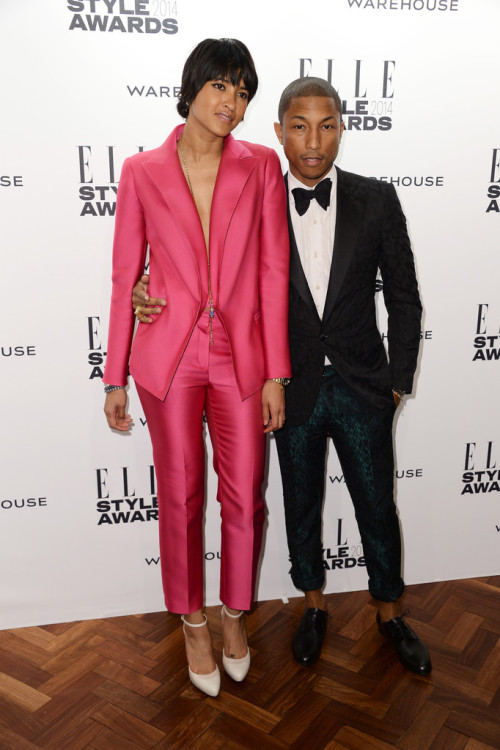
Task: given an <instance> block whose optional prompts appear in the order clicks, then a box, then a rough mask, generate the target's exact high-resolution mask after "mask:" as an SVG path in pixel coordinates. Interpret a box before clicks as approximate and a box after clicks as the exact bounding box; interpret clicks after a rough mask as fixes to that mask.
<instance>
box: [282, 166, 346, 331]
mask: <svg viewBox="0 0 500 750" xmlns="http://www.w3.org/2000/svg"><path fill="white" fill-rule="evenodd" d="M327 177H329V178H330V179H331V181H332V192H331V194H330V205H329V206H328V208H327V209H326V211H325V209H324V208H321V206H320V205H319V203H318V201H317V200H316V199H314V198H313V200H312V201H311V203H310V204H309V208H308V209H307V211H306V212H305V214H303V215H302V216H299V214H298V213H297V209H296V208H295V200H294V197H293V194H292V190H293V189H294V188H296V187H300V188H305V189H306V190H314V188H310V187H309V186H308V185H304V183H302V182H300V181H299V180H297V178H296V177H294V176H293V175H292V174H291V173H290V172H289V173H288V199H289V203H290V216H291V219H292V227H293V233H294V235H295V241H296V242H297V248H298V251H299V256H300V262H301V263H302V268H303V269H304V274H305V277H306V279H307V283H308V284H309V289H310V290H311V294H312V297H313V300H314V304H315V305H316V309H317V311H318V315H319V317H320V318H322V317H323V310H324V309H325V301H326V293H327V291H328V282H329V280H330V268H331V265H332V256H333V241H334V238H335V222H336V219H337V170H336V169H335V166H333V167H332V168H331V170H330V171H329V172H328V174H325V175H324V176H323V177H322V179H326V178H327Z"/></svg>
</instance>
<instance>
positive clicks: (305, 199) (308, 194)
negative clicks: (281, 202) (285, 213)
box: [292, 177, 332, 216]
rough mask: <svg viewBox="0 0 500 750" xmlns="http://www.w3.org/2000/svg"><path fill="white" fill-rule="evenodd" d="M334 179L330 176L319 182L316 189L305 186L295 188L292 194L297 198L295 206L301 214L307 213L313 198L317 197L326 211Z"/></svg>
mask: <svg viewBox="0 0 500 750" xmlns="http://www.w3.org/2000/svg"><path fill="white" fill-rule="evenodd" d="M331 189H332V181H331V180H330V178H329V177H327V178H326V180H321V182H318V184H317V185H316V187H315V188H314V190H305V189H304V188H293V190H292V195H293V198H294V200H295V208H296V209H297V213H298V215H299V216H302V215H303V214H305V212H306V211H307V209H308V208H309V204H310V202H311V201H312V199H313V198H316V200H317V201H318V203H319V205H320V206H321V208H323V209H324V210H325V211H326V209H327V208H328V206H329V205H330V192H331Z"/></svg>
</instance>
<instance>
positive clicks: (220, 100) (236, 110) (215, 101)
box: [187, 78, 248, 138]
mask: <svg viewBox="0 0 500 750" xmlns="http://www.w3.org/2000/svg"><path fill="white" fill-rule="evenodd" d="M247 106H248V90H247V89H246V88H245V83H244V81H243V79H241V80H240V82H239V83H238V84H236V85H233V84H232V83H231V81H229V80H225V79H223V78H218V79H216V80H214V81H207V82H206V83H205V85H204V86H203V87H202V88H201V89H200V90H199V91H198V93H197V95H196V97H195V98H194V100H193V101H192V103H191V106H190V107H189V114H188V118H187V121H188V122H190V121H191V124H195V123H196V124H197V125H199V126H201V127H202V128H203V129H204V130H207V131H208V132H209V133H211V134H212V135H215V136H218V137H221V138H224V137H225V136H226V135H229V133H230V132H231V131H232V130H234V128H235V127H236V126H237V125H238V124H239V123H240V122H241V121H242V119H243V116H244V114H245V112H246V109H247Z"/></svg>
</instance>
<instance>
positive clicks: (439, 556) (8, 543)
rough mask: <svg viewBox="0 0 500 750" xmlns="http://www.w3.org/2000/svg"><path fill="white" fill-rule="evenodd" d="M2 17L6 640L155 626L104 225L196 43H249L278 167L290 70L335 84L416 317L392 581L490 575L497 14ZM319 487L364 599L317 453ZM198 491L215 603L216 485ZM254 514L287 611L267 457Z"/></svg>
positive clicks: (135, 441)
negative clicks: (128, 166) (401, 219)
mask: <svg viewBox="0 0 500 750" xmlns="http://www.w3.org/2000/svg"><path fill="white" fill-rule="evenodd" d="M1 5H2V7H1V8H0V56H1V60H0V62H1V66H0V70H1V76H2V117H1V121H0V122H1V138H0V149H1V152H0V153H1V161H0V201H1V226H0V233H1V245H0V246H1V253H2V269H3V273H2V280H3V283H2V291H3V295H2V302H3V304H2V323H1V333H0V346H1V378H2V381H1V385H2V408H1V415H2V450H1V454H0V455H1V464H2V465H1V486H0V571H1V572H0V576H1V578H0V627H16V626H22V625H32V624H43V623H49V622H56V621H67V620H72V619H80V618H93V617H103V616H111V615H119V614H126V613H136V612H145V611H156V610H160V609H163V608H164V604H163V596H162V589H161V581H160V570H159V565H158V559H159V552H158V541H157V522H156V520H155V503H156V495H155V486H154V476H153V475H152V473H151V464H152V460H151V449H150V443H149V436H148V433H147V428H146V427H145V426H144V415H143V413H142V411H141V408H140V404H139V401H138V399H137V397H136V394H135V391H134V388H133V386H132V388H131V389H130V402H131V403H130V411H131V413H132V415H133V416H134V419H135V427H134V429H133V432H132V435H131V436H123V435H116V434H112V433H111V431H110V430H109V429H108V428H107V425H106V422H105V419H104V415H103V413H102V405H103V394H102V385H101V374H102V369H103V365H102V362H103V360H104V357H105V351H106V331H107V320H108V307H109V296H110V260H111V241H112V232H113V218H112V214H113V207H114V197H115V193H116V188H117V180H118V176H119V173H120V168H121V164H122V161H123V159H124V158H125V156H126V155H127V154H130V153H133V152H135V151H137V150H138V149H139V148H140V147H142V148H144V149H147V148H152V147H155V146H157V145H159V144H160V143H162V142H163V140H164V139H165V137H166V135H167V134H168V133H169V132H170V130H171V129H172V127H173V126H174V125H175V124H176V123H177V122H178V121H179V118H178V116H177V114H176V109H175V104H176V100H175V90H176V87H178V86H179V84H180V75H181V70H182V66H183V63H184V61H185V59H186V57H187V55H188V54H189V52H190V51H191V49H192V48H193V47H194V45H195V44H196V43H197V42H198V41H200V40H201V39H203V38H205V37H207V36H214V37H221V36H233V37H238V38H241V39H242V40H243V41H245V43H246V44H247V45H248V46H249V48H250V50H251V51H252V53H253V55H254V58H255V61H256V65H257V69H258V72H259V75H260V88H259V91H258V93H257V96H256V98H255V100H254V101H253V102H252V104H251V106H250V109H249V111H248V114H247V116H246V118H245V122H244V123H243V124H242V125H241V126H240V128H239V131H237V132H236V133H235V135H236V137H239V138H243V139H246V140H253V141H257V142H261V143H264V144H266V145H269V146H273V147H276V148H277V149H279V148H280V147H279V145H278V143H277V141H276V140H275V136H274V132H273V121H274V120H275V119H276V109H277V102H278V98H279V95H280V93H281V90H282V89H283V88H284V86H285V85H286V84H287V83H288V82H289V81H290V80H292V79H294V78H296V77H298V76H299V75H301V74H306V75H307V74H311V75H318V76H322V77H330V78H331V81H332V83H333V84H334V85H335V86H336V87H337V88H338V89H339V92H340V95H341V98H342V100H343V101H344V109H345V113H344V118H345V121H346V132H345V135H344V139H343V143H342V148H341V152H340V155H339V158H338V164H339V165H340V166H341V167H343V168H345V169H347V170H350V171H354V172H358V173H360V174H365V175H369V176H372V177H376V178H378V179H383V180H393V181H394V182H395V184H396V186H397V189H398V193H399V196H400V198H401V201H402V204H403V207H404V210H405V213H406V215H407V218H408V224H409V230H410V235H411V238H412V242H413V247H414V252H415V256H416V263H417V270H418V276H419V282H420V286H421V291H422V298H423V303H424V307H425V316H424V320H423V328H422V347H421V356H420V362H419V372H418V377H417V380H416V388H415V392H414V395H413V396H412V397H411V398H410V399H408V400H407V403H406V404H405V406H404V409H403V410H402V412H401V413H400V414H399V416H398V418H397V431H396V455H397V477H396V487H397V502H398V507H399V512H400V517H401V521H402V525H403V536H404V548H405V562H404V575H405V579H406V582H407V583H416V582H424V581H433V580H443V579H451V578H461V577H469V576H475V575H490V574H496V573H499V572H500V566H499V544H500V508H499V498H500V494H499V493H500V477H499V475H500V427H499V419H498V417H499V409H498V405H497V401H498V399H497V388H498V368H499V365H498V359H499V356H500V335H499V333H500V299H499V295H498V273H499V271H500V261H499V239H498V238H499V229H500V216H499V208H500V199H498V195H499V194H500V98H499V97H498V72H497V68H496V59H497V49H498V28H499V25H500V4H499V3H498V2H497V0H330V2H329V3H325V2H323V1H322V0H309V2H308V3H307V4H304V3H303V2H298V0H288V2H287V3H286V4H283V3H276V4H272V3H267V4H266V6H265V8H264V6H263V5H262V4H257V3H247V4H246V5H242V4H236V3H234V2H229V1H228V0H219V1H215V0H214V2H202V1H201V0H177V1H176V2H171V1H170V0H81V1H80V0H68V1H67V2H65V1H64V0H45V1H44V2H41V1H40V0H23V2H22V3H6V2H5V1H4V2H3V3H2V4H1ZM379 296H380V297H381V295H379ZM379 302H380V303H381V300H379ZM379 307H380V325H381V330H382V331H384V327H385V315H384V311H383V306H382V304H380V305H379ZM207 452H208V461H209V464H210V462H211V453H210V447H209V445H208V446H207ZM124 467H125V468H124ZM327 473H328V477H327V491H326V499H325V515H324V546H325V566H326V567H327V569H328V573H327V589H326V590H327V591H328V592H333V591H343V590H353V589H360V588H365V587H366V572H365V568H364V566H363V559H362V548H361V545H360V540H359V534H358V532H357V528H356V524H355V521H354V516H353V512H352V509H351V505H350V501H349V498H348V495H347V492H346V489H345V485H344V483H343V479H342V475H341V471H340V468H339V465H338V462H337V459H336V456H335V454H334V451H333V450H332V451H330V456H329V463H328V472H327ZM207 485H208V486H207V495H208V503H207V512H206V550H205V553H206V602H207V604H214V603H216V602H217V601H218V561H217V556H218V550H219V531H218V526H219V523H218V507H217V503H216V501H215V481H214V476H213V474H212V473H211V470H210V473H209V478H208V482H207ZM266 499H267V505H268V511H269V513H268V527H267V531H266V539H265V549H264V555H263V559H262V566H261V574H260V578H259V585H258V591H257V598H259V599H269V598H278V597H283V598H286V597H287V596H293V595H296V593H297V592H296V591H295V589H294V588H293V586H292V585H291V582H290V579H289V576H288V554H287V548H286V538H285V532H284V520H283V512H282V493H281V485H280V479H279V470H278V465H277V459H276V451H275V446H274V441H273V439H271V440H270V441H269V474H268V482H267V491H266Z"/></svg>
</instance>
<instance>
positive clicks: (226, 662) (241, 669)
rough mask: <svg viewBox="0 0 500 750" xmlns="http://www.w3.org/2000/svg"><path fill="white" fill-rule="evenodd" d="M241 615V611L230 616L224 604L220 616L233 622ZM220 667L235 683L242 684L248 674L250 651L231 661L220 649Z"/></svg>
mask: <svg viewBox="0 0 500 750" xmlns="http://www.w3.org/2000/svg"><path fill="white" fill-rule="evenodd" d="M242 614H243V610H242V611H241V612H240V613H239V614H237V615H232V614H231V613H230V612H228V611H227V607H226V605H225V604H223V605H222V609H221V616H223V617H225V616H226V615H227V617H231V618H232V619H233V620H238V619H239V618H240V617H241V616H242ZM222 666H223V667H224V671H225V672H226V673H227V674H228V675H229V677H231V678H232V679H233V680H234V681H235V682H242V681H243V680H244V679H245V677H246V676H247V674H248V670H249V669H250V649H247V653H246V655H245V656H243V657H242V658H241V659H232V658H231V657H230V656H226V654H225V653H224V648H223V649H222Z"/></svg>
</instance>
